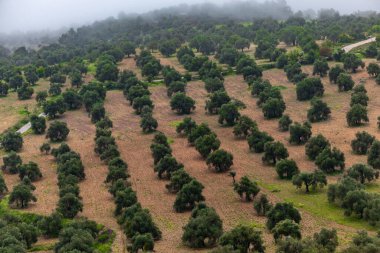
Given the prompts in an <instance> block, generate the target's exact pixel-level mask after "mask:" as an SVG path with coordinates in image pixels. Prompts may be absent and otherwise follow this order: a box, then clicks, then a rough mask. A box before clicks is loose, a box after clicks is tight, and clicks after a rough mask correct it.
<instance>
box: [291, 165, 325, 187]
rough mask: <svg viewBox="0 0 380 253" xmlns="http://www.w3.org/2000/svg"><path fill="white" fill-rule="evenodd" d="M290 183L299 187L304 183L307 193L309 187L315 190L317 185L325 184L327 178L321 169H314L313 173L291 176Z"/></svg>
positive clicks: (322, 185)
mask: <svg viewBox="0 0 380 253" xmlns="http://www.w3.org/2000/svg"><path fill="white" fill-rule="evenodd" d="M292 183H293V185H295V186H297V188H299V189H301V188H302V186H303V185H304V186H305V188H306V193H309V192H310V187H311V189H312V190H313V191H315V190H316V189H317V188H318V187H320V188H323V187H324V186H325V185H327V179H326V175H325V174H324V173H323V172H322V171H319V170H316V171H314V172H313V173H300V174H297V175H295V176H293V178H292Z"/></svg>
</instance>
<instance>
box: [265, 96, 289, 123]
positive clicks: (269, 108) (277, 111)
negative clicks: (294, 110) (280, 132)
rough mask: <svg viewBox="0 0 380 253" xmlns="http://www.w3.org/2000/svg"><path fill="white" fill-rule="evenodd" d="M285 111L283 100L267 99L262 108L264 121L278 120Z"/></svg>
mask: <svg viewBox="0 0 380 253" xmlns="http://www.w3.org/2000/svg"><path fill="white" fill-rule="evenodd" d="M285 109H286V105H285V102H284V100H282V99H277V98H269V99H268V100H267V101H266V102H265V103H264V104H263V106H262V110H263V113H264V117H265V118H266V119H275V118H280V117H281V116H282V114H283V113H284V111H285Z"/></svg>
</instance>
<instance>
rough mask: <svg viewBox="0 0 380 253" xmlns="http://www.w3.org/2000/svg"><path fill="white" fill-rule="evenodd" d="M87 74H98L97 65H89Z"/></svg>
mask: <svg viewBox="0 0 380 253" xmlns="http://www.w3.org/2000/svg"><path fill="white" fill-rule="evenodd" d="M87 73H89V74H91V75H95V74H96V64H95V63H89V64H88V65H87Z"/></svg>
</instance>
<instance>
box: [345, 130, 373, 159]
mask: <svg viewBox="0 0 380 253" xmlns="http://www.w3.org/2000/svg"><path fill="white" fill-rule="evenodd" d="M355 136H356V139H354V140H352V141H351V147H352V151H353V152H354V153H355V154H358V155H365V154H367V152H368V150H369V149H370V147H371V146H372V143H373V142H374V141H375V137H374V136H372V135H370V134H369V133H367V132H365V131H363V132H357V133H356V135H355Z"/></svg>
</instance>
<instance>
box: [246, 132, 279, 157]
mask: <svg viewBox="0 0 380 253" xmlns="http://www.w3.org/2000/svg"><path fill="white" fill-rule="evenodd" d="M247 140H248V145H249V149H250V150H251V151H253V152H255V153H262V152H264V147H265V144H266V143H268V142H272V141H274V139H273V137H272V136H270V135H269V134H268V133H266V132H261V131H259V130H255V131H253V133H252V134H251V135H250V136H248V139H247Z"/></svg>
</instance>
